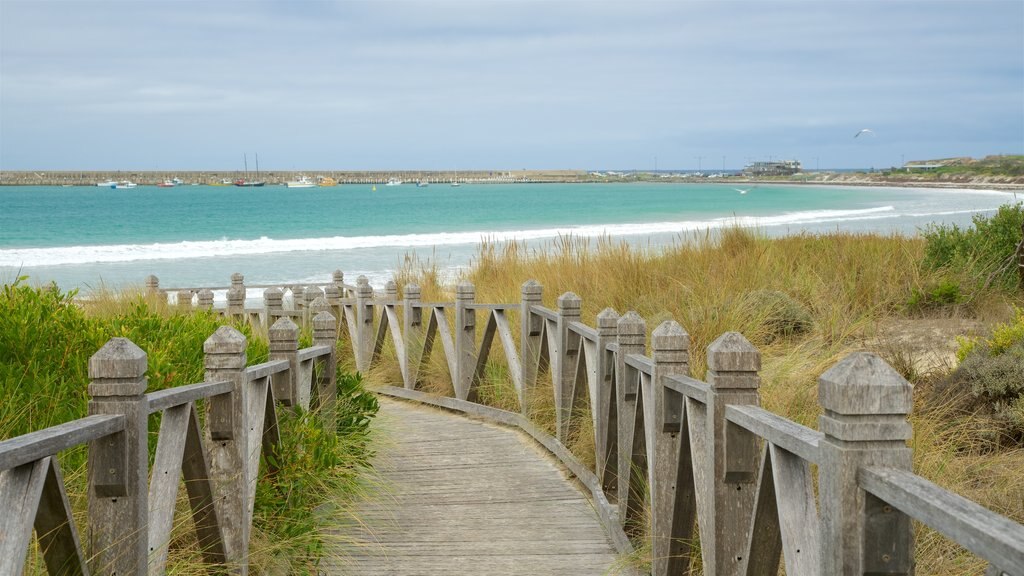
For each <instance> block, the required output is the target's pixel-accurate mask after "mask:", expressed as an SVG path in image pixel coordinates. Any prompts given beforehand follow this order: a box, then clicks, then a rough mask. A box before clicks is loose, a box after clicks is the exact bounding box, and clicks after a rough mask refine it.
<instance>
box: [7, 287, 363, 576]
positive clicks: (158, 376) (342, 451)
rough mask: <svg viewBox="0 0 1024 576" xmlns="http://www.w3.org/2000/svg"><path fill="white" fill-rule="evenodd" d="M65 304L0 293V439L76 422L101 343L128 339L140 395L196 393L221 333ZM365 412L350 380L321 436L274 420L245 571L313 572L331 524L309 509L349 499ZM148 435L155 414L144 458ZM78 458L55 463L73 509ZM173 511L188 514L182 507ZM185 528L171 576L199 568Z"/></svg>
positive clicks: (262, 346)
mask: <svg viewBox="0 0 1024 576" xmlns="http://www.w3.org/2000/svg"><path fill="white" fill-rule="evenodd" d="M75 296H76V294H75V293H74V292H61V291H59V290H54V289H49V288H34V287H31V286H29V285H27V283H26V282H25V279H19V280H18V281H16V282H15V283H13V284H8V285H4V286H3V288H2V290H0V397H2V398H3V402H0V439H6V438H11V437H14V436H18V435H21V434H25V433H27V432H31V431H34V430H39V429H42V428H46V427H49V426H54V425H56V424H60V423H63V422H67V421H70V420H74V419H77V418H82V417H83V416H85V415H86V412H87V404H88V400H89V397H88V394H87V388H88V384H89V377H88V360H89V357H90V356H92V355H93V354H94V353H95V352H96V351H97V350H99V349H100V347H102V346H103V344H105V343H106V342H107V341H108V340H109V339H110V338H112V337H117V336H120V337H125V338H128V339H130V340H131V341H132V342H134V343H135V344H136V345H138V346H139V347H140V348H141V349H142V350H144V351H145V352H146V354H147V356H148V362H149V366H148V371H147V376H148V378H149V383H148V387H147V390H148V391H154V390H160V389H164V388H169V387H173V386H182V385H186V384H191V383H195V382H202V381H203V379H204V368H203V342H204V341H205V340H206V339H207V338H208V337H209V336H210V335H211V334H213V333H214V332H215V331H216V330H217V328H218V327H219V326H220V325H222V324H224V323H225V322H228V320H225V319H224V318H222V317H220V316H217V315H216V314H214V313H212V312H208V311H196V312H190V313H180V312H175V311H173V310H169V309H165V308H164V307H161V306H160V305H159V304H155V303H153V302H148V301H147V300H146V299H145V298H143V297H141V296H125V297H123V298H118V299H111V298H109V297H108V299H107V300H106V301H104V302H101V303H98V304H94V305H91V306H89V308H88V310H86V309H83V308H82V306H81V305H80V303H78V302H77V301H76V300H75ZM235 327H236V328H237V329H239V330H240V331H242V332H243V333H244V334H245V336H246V338H247V339H248V348H247V355H248V360H249V363H250V364H254V363H259V362H262V361H264V360H266V358H267V357H268V345H267V342H266V341H265V340H263V339H262V338H259V337H254V335H253V334H252V331H251V330H250V328H249V326H248V325H246V324H238V325H236V326H235ZM376 412H377V400H376V397H375V396H374V395H372V394H371V393H369V392H367V391H366V390H364V389H363V385H362V379H361V378H360V377H359V376H358V375H349V374H339V377H338V407H337V430H336V433H329V431H328V430H325V429H324V428H323V426H322V425H321V424H320V421H319V419H318V417H317V415H316V413H315V412H312V413H306V412H300V413H290V412H287V411H279V414H280V415H281V420H280V426H281V431H282V434H281V438H282V442H283V444H284V446H283V449H282V450H280V452H279V453H278V454H276V455H275V456H274V457H273V458H274V459H275V461H274V462H273V463H274V464H275V465H276V468H277V470H276V471H275V472H273V473H270V472H268V469H269V467H268V466H266V465H264V466H263V467H262V469H261V470H262V474H263V477H262V478H261V479H260V481H259V483H258V484H257V498H256V502H255V505H254V512H253V516H254V526H253V542H254V543H253V549H252V556H251V558H250V561H251V563H252V564H253V570H254V571H256V572H260V571H262V570H261V569H260V565H261V564H263V565H273V566H276V567H281V566H284V567H285V568H283V570H284V572H283V573H289V574H316V573H317V563H318V560H319V557H320V555H321V553H322V552H323V551H324V540H323V539H324V528H325V527H326V525H327V524H328V522H333V521H334V519H330V518H326V517H324V516H323V514H320V515H318V514H317V508H318V507H320V506H322V505H324V504H327V503H337V502H339V500H340V501H344V500H346V499H347V498H350V497H351V496H352V495H353V493H354V492H355V491H356V490H357V480H356V476H357V474H358V472H359V471H360V470H361V469H364V468H366V467H368V466H369V462H370V458H371V456H372V451H371V446H370V423H371V421H372V419H373V417H374V415H375V414H376ZM158 429H159V416H158V415H157V416H154V417H152V418H150V435H149V436H150V449H151V452H152V450H153V449H155V441H156V439H157V431H158ZM85 452H86V451H85V450H84V449H82V448H76V449H73V450H68V451H66V452H64V453H62V454H61V455H60V460H61V466H62V468H63V469H64V475H65V479H66V482H67V490H68V495H69V498H70V500H71V502H72V504H73V506H74V507H75V508H76V510H78V509H79V508H81V507H84V506H85V500H86V499H85V497H84V492H85V477H86V474H85ZM182 492H184V491H182ZM182 505H184V508H185V509H187V503H186V502H179V506H182ZM179 510H181V508H179ZM76 513H78V512H76ZM182 516H187V512H183V513H182ZM189 525H190V522H179V523H177V524H176V527H175V533H174V534H175V535H174V536H173V539H172V542H174V543H175V544H174V545H172V550H171V555H170V564H169V566H168V570H169V571H170V572H184V573H190V568H191V566H193V565H198V562H201V559H200V555H199V553H198V548H197V547H196V546H195V545H194V543H193V544H191V545H189V544H188V542H191V540H190V538H189V537H188V535H187V532H188V528H189ZM182 543H184V544H182ZM29 563H30V565H32V566H36V565H38V559H33V558H32V557H31V555H30V559H29ZM29 573H34V572H33V570H30V571H29Z"/></svg>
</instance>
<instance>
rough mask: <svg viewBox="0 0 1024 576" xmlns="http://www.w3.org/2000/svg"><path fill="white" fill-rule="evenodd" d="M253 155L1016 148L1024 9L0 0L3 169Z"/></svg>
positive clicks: (286, 163) (374, 157) (524, 156)
mask: <svg viewBox="0 0 1024 576" xmlns="http://www.w3.org/2000/svg"><path fill="white" fill-rule="evenodd" d="M863 128H869V129H871V130H872V131H873V132H874V135H870V134H866V135H863V136H861V137H859V138H853V136H854V134H855V133H857V132H858V131H859V130H861V129H863ZM256 153H258V154H259V158H260V165H261V168H262V169H277V170H315V169H320V170H328V169H332V170H360V169H366V170H400V169H405V170H413V169H434V170H452V169H454V170H460V169H461V170H474V169H495V170H518V169H581V170H601V169H637V170H651V169H654V168H655V167H657V168H658V169H661V170H667V169H685V170H695V169H698V168H700V169H703V170H704V171H708V170H717V169H721V168H722V167H723V166H724V167H726V168H739V167H742V166H743V165H744V164H746V163H748V162H751V161H755V160H771V159H780V158H793V159H797V160H800V161H801V162H803V164H804V166H805V167H806V168H810V169H815V168H818V167H820V168H822V169H825V168H867V167H877V168H883V167H889V166H893V165H899V164H900V163H901V162H902V161H910V160H923V159H932V158H942V157H952V156H974V157H980V156H985V155H989V154H1024V2H1022V1H1021V0H1009V1H998V2H990V1H968V2H956V1H950V0H932V1H928V2H915V1H909V0H888V1H871V0H867V1H864V0H859V1H858V0H801V1H787V2H783V1H773V0H768V1H759V2H739V1H727V0H719V1H714V2H712V1H702V2H697V1H675V2H669V1H658V2H643V1H639V2H638V1H632V2H625V1H623V2H591V1H583V0H575V1H531V2H524V1H518V0H505V1H502V0H491V1H486V0H477V1H472V2H470V1H462V2H428V1H411V2H394V1H386V0H385V1H381V0H378V1H373V2H354V1H353V2H328V1H302V0H299V1H288V2H285V1H275V2H257V1H251V0H245V1H231V2H228V1H220V0H207V1H198V0H175V1H149V0H135V1H124V0H122V1H113V2H111V1H106V2H95V1H87V0H66V1H55V0H29V1H23V0H0V169H3V170H241V169H242V164H243V154H247V155H248V161H249V167H250V169H251V168H253V164H254V155H255V154H256Z"/></svg>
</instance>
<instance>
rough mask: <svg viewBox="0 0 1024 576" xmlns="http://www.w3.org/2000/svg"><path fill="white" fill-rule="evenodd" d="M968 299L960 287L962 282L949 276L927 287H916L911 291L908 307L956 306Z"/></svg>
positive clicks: (926, 308) (914, 308) (922, 308)
mask: <svg viewBox="0 0 1024 576" xmlns="http://www.w3.org/2000/svg"><path fill="white" fill-rule="evenodd" d="M966 301H967V296H966V295H965V294H964V293H963V290H961V288H960V283H959V282H956V281H954V280H950V279H948V278H944V279H941V280H939V282H938V283H937V284H935V285H933V286H931V287H929V288H927V289H924V290H922V289H919V288H914V289H912V290H911V291H910V298H909V299H908V300H907V307H908V308H909V309H910V310H929V309H934V308H942V307H945V306H955V305H957V304H963V303H964V302H966Z"/></svg>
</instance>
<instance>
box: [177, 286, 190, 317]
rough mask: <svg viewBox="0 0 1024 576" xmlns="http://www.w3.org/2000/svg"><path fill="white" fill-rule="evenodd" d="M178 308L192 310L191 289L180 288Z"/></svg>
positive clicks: (186, 310) (185, 310)
mask: <svg viewBox="0 0 1024 576" xmlns="http://www.w3.org/2000/svg"><path fill="white" fill-rule="evenodd" d="M177 300H178V302H177V304H178V308H179V309H181V311H183V312H189V311H191V310H192V291H191V290H178V298H177Z"/></svg>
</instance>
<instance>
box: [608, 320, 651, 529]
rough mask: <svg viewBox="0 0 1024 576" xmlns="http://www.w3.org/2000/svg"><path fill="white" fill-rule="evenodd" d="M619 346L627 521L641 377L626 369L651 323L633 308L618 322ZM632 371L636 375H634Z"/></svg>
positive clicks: (621, 469)
mask: <svg viewBox="0 0 1024 576" xmlns="http://www.w3.org/2000/svg"><path fill="white" fill-rule="evenodd" d="M616 331H617V334H616V340H617V342H616V343H617V344H618V350H617V352H616V354H615V378H616V380H615V396H616V397H615V403H616V406H617V408H618V416H617V421H618V442H617V444H618V450H619V452H618V455H619V458H618V466H617V472H616V477H617V478H618V479H619V481H618V489H619V491H618V494H617V495H616V501H617V502H618V505H619V517H620V518H621V519H622V520H623V521H625V520H626V512H627V508H628V502H629V491H630V486H629V484H630V483H629V478H630V476H631V472H632V466H633V431H634V429H635V422H634V420H635V418H636V399H637V380H636V375H635V371H631V374H627V373H626V372H627V371H626V357H627V356H629V355H632V354H640V355H642V354H643V353H644V347H645V345H646V339H647V325H646V323H644V319H643V318H641V317H640V315H639V314H637V313H636V312H633V311H632V310H631V311H629V312H626V313H625V314H623V315H622V316H621V317H620V318H619V320H618V322H617V323H616ZM631 375H632V378H630V376H631Z"/></svg>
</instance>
